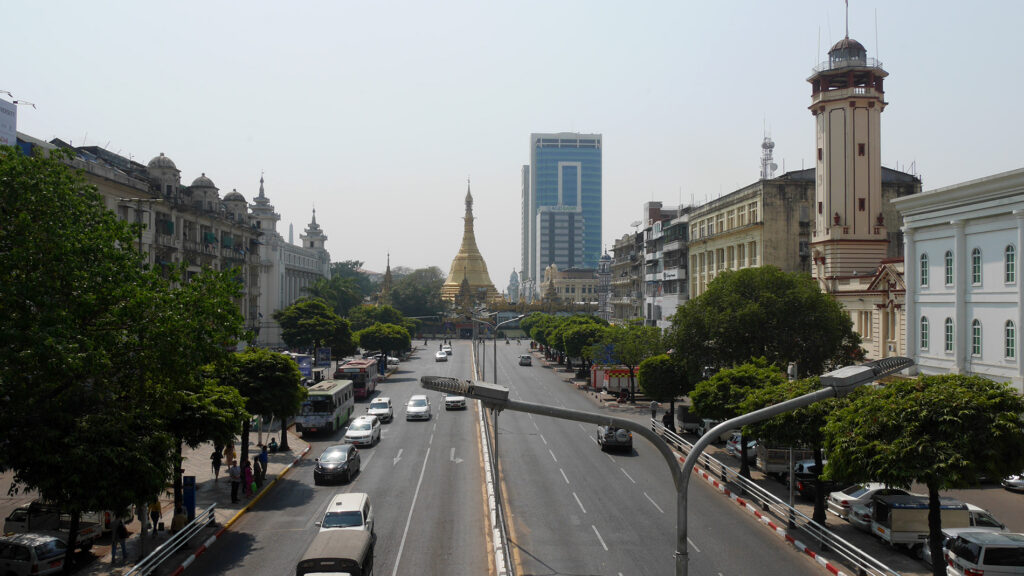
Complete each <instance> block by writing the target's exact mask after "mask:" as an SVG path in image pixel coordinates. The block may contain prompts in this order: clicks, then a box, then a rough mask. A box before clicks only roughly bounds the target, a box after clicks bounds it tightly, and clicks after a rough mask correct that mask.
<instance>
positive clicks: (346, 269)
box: [331, 260, 374, 298]
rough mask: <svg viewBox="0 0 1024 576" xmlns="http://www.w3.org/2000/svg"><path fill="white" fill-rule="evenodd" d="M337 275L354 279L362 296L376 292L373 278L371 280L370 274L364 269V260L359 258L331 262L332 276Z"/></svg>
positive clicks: (357, 290)
mask: <svg viewBox="0 0 1024 576" xmlns="http://www.w3.org/2000/svg"><path fill="white" fill-rule="evenodd" d="M335 277H337V278H342V279H346V278H350V279H352V280H353V281H354V282H355V288H356V292H357V293H358V294H359V297H360V298H366V297H367V296H369V295H370V294H373V293H374V285H373V280H370V276H369V275H368V274H367V273H366V272H364V271H363V262H361V261H359V260H344V261H342V262H331V278H335Z"/></svg>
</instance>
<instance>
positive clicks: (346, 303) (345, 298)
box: [306, 276, 363, 318]
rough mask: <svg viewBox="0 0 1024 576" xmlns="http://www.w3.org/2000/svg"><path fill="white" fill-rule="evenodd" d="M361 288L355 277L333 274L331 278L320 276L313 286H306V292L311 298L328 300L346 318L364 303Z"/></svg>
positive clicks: (339, 314) (336, 311) (338, 313)
mask: <svg viewBox="0 0 1024 576" xmlns="http://www.w3.org/2000/svg"><path fill="white" fill-rule="evenodd" d="M360 290H361V289H360V287H359V283H358V281H357V280H356V279H355V278H352V277H343V276H331V278H330V279H329V280H328V279H326V278H318V279H317V280H316V281H315V282H314V283H313V285H312V286H310V287H308V288H306V293H307V294H309V296H310V297H311V298H320V299H321V300H323V301H324V302H327V304H328V305H329V306H331V308H332V309H333V310H334V313H335V314H337V315H338V316H341V317H342V318H344V317H345V316H348V313H349V311H350V310H352V309H353V308H355V307H356V306H359V305H360V304H361V303H362V301H363V294H362V293H361V291H360Z"/></svg>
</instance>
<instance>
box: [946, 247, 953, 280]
mask: <svg viewBox="0 0 1024 576" xmlns="http://www.w3.org/2000/svg"><path fill="white" fill-rule="evenodd" d="M952 285H953V252H952V251H951V250H946V286H952Z"/></svg>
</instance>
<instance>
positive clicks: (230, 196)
mask: <svg viewBox="0 0 1024 576" xmlns="http://www.w3.org/2000/svg"><path fill="white" fill-rule="evenodd" d="M207 180H209V178H207ZM211 184H212V182H211ZM224 201H225V202H245V196H242V194H241V193H239V192H238V190H232V191H231V192H228V193H227V194H226V195H225V196H224Z"/></svg>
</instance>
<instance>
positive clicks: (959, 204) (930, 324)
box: [893, 168, 1024, 392]
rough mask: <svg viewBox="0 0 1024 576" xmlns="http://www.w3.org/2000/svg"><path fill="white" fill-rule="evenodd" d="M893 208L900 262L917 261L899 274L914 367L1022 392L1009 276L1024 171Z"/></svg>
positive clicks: (1023, 235) (1022, 237) (1012, 275)
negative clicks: (899, 220)
mask: <svg viewBox="0 0 1024 576" xmlns="http://www.w3.org/2000/svg"><path fill="white" fill-rule="evenodd" d="M893 205H894V206H895V207H896V208H897V209H898V210H899V212H900V214H901V215H902V217H903V224H904V226H903V231H904V246H905V250H906V252H905V258H906V261H907V262H915V263H917V265H916V266H907V271H906V286H907V293H906V324H905V326H906V331H907V339H906V340H907V343H908V346H907V352H908V354H907V355H908V356H910V357H911V358H913V359H914V361H915V362H916V364H917V366H916V370H917V371H919V372H920V373H922V374H945V373H950V372H952V373H958V374H977V375H979V376H984V377H986V378H990V379H992V380H996V381H1001V382H1010V383H1012V385H1013V386H1014V387H1015V388H1016V389H1017V391H1018V392H1024V370H1022V367H1021V362H1020V356H1021V350H1020V339H1019V338H1017V327H1018V326H1020V325H1021V322H1024V316H1022V313H1024V311H1022V308H1021V299H1022V298H1021V297H1022V295H1024V286H1022V283H1021V282H1018V281H1017V252H1018V251H1019V250H1020V246H1021V243H1024V168H1022V169H1019V170H1013V171H1010V172H1003V173H1001V174H995V175H993V176H988V177H985V178H980V179H978V180H972V181H969V182H964V183H962V184H955V185H953V186H948V187H946V188H939V189H937V190H930V191H927V192H923V193H921V194H916V195H913V196H907V197H904V198H898V199H896V200H893ZM925 275H927V277H928V280H925V279H924V277H925ZM929 330H932V331H935V333H934V334H928V333H927V331H929Z"/></svg>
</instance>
